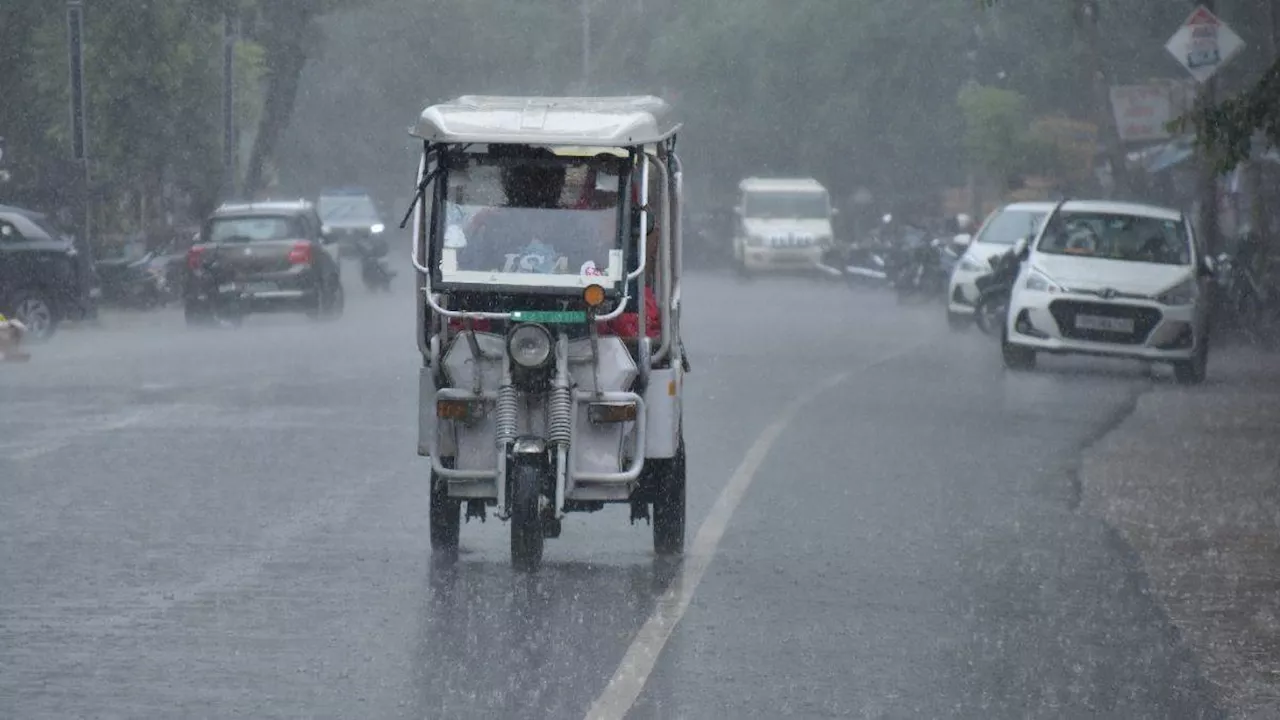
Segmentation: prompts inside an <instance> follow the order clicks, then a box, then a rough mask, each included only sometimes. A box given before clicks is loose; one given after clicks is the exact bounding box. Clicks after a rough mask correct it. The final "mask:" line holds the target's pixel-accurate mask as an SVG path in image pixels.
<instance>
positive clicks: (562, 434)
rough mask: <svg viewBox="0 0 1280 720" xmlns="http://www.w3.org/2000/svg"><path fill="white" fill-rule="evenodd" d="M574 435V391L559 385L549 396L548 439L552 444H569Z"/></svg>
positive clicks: (552, 389)
mask: <svg viewBox="0 0 1280 720" xmlns="http://www.w3.org/2000/svg"><path fill="white" fill-rule="evenodd" d="M572 435H573V391H572V390H570V389H569V388H567V387H564V386H560V385H558V386H556V387H553V388H551V395H550V397H548V398H547V440H549V441H550V442H551V444H552V445H568V444H569V438H570V437H571V436H572Z"/></svg>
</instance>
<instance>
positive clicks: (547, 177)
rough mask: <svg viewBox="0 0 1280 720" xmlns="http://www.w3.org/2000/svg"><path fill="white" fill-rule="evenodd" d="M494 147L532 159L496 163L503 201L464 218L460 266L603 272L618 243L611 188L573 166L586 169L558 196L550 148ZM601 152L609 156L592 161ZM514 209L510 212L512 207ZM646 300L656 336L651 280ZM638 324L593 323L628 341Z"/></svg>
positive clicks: (560, 186) (631, 316)
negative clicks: (497, 164) (503, 196)
mask: <svg viewBox="0 0 1280 720" xmlns="http://www.w3.org/2000/svg"><path fill="white" fill-rule="evenodd" d="M494 150H495V151H497V152H496V153H495V154H496V155H497V156H498V157H503V158H519V159H521V160H533V161H534V162H532V163H523V162H521V163H511V164H504V165H503V166H502V167H501V185H502V191H503V194H504V195H505V198H506V202H505V204H504V205H503V206H498V207H488V208H485V209H483V210H481V211H480V212H478V213H476V215H475V216H474V217H473V218H472V220H471V222H470V223H468V228H467V230H466V238H467V241H466V249H465V250H464V252H463V253H460V254H459V265H461V266H470V267H471V268H473V269H485V270H490V271H505V272H535V273H564V272H576V273H579V274H583V275H604V274H605V270H606V269H607V268H608V265H609V260H610V251H611V250H613V249H614V248H615V247H616V234H617V229H616V222H617V220H616V218H617V216H616V208H617V203H618V194H617V191H616V186H615V187H614V188H613V189H609V188H605V187H601V186H600V183H599V182H598V180H600V178H599V177H598V176H599V174H600V173H599V170H598V168H597V167H595V166H591V167H585V168H575V169H580V170H585V172H579V173H577V180H579V182H578V183H575V185H576V187H573V188H571V193H570V196H571V199H567V200H566V199H563V198H562V196H564V195H565V187H566V183H567V176H568V171H567V168H566V166H565V165H563V164H559V163H557V158H556V155H555V154H554V153H552V152H551V151H549V150H545V149H542V148H528V147H523V146H495V148H494ZM602 157H603V158H604V159H608V157H609V156H607V155H605V156H597V158H596V159H597V160H600V159H601V158H602ZM635 195H636V193H634V192H633V197H634V196H635ZM512 209H515V210H516V211H515V212H510V211H511V210H512ZM528 210H536V212H527V211H528ZM468 255H470V256H471V257H467V256H468ZM632 289H633V291H634V289H635V285H634V284H633V285H632ZM644 301H645V312H646V315H647V316H648V322H647V323H646V325H647V328H646V329H647V331H648V333H647V334H648V336H649V337H657V336H659V335H660V334H661V326H660V317H659V314H658V303H657V299H656V297H655V295H654V293H653V289H652V287H651V285H650V284H646V285H645V289H644ZM632 302H633V303H634V299H633V301H632ZM639 325H640V320H639V314H638V313H636V312H624V313H622V314H621V315H619V316H618V317H616V318H614V319H612V320H609V321H606V322H602V323H600V324H599V325H598V326H597V327H598V330H599V331H600V332H602V333H605V334H616V335H618V336H620V337H624V338H634V337H636V336H638V334H639ZM462 327H463V324H462V323H461V322H460V321H458V320H450V321H449V329H450V330H451V331H457V330H461V329H462ZM473 327H474V329H475V330H477V331H480V332H486V331H490V329H491V327H492V324H491V323H489V322H488V321H487V320H476V321H475V322H474V324H473Z"/></svg>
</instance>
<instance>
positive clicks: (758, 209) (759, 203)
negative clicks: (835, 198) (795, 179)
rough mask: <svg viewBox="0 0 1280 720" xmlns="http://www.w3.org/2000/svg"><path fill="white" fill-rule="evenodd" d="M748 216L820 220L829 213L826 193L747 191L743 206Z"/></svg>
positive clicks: (766, 218) (829, 208)
mask: <svg viewBox="0 0 1280 720" xmlns="http://www.w3.org/2000/svg"><path fill="white" fill-rule="evenodd" d="M743 210H744V214H745V215H746V216H747V217H749V218H760V219H765V220H768V219H780V220H790V219H796V218H803V219H812V220H821V219H825V218H827V217H828V216H830V214H831V207H830V205H829V204H828V203H827V196H826V193H817V192H769V193H764V192H752V193H747V197H746V202H745V204H744V207H743Z"/></svg>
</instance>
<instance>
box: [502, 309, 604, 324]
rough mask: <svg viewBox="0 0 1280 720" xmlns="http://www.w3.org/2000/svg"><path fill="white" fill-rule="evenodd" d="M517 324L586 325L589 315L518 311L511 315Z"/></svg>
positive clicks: (566, 311)
mask: <svg viewBox="0 0 1280 720" xmlns="http://www.w3.org/2000/svg"><path fill="white" fill-rule="evenodd" d="M511 319H512V320H515V321H516V322H536V323H561V324H571V323H585V322H586V321H587V313H586V312H584V311H582V310H517V311H515V312H513V313H511Z"/></svg>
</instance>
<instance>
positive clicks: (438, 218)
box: [410, 143, 668, 327]
mask: <svg viewBox="0 0 1280 720" xmlns="http://www.w3.org/2000/svg"><path fill="white" fill-rule="evenodd" d="M424 145H425V148H424V150H423V157H422V161H421V162H420V163H419V170H418V174H419V175H422V174H423V173H424V172H425V171H426V161H427V154H428V152H429V151H430V144H429V143H425V144H424ZM445 152H446V151H445V150H444V149H443V148H438V149H437V151H436V157H437V168H439V166H440V163H442V162H444V154H445ZM633 154H634V153H633ZM640 155H641V156H642V157H645V158H646V159H647V158H649V157H651V156H650V155H649V153H648V152H643V153H641V154H640ZM653 157H656V156H653ZM655 164H658V163H656V162H655ZM648 166H649V163H648V162H647V161H646V162H645V163H644V164H643V165H642V170H641V175H642V187H641V211H640V212H641V215H640V223H641V225H640V227H641V229H644V228H645V227H646V226H647V224H648V210H647V209H646V208H647V205H648V195H649V182H648V178H649V176H648V172H649V167H648ZM447 176H448V169H447V168H446V169H445V170H444V171H443V172H441V173H439V174H437V175H435V176H434V177H435V185H434V187H433V188H432V189H433V192H434V193H435V195H436V197H435V200H436V201H435V202H433V203H431V226H430V230H429V231H428V230H427V228H426V227H424V226H422V225H420V226H419V230H418V232H417V233H415V235H416V237H415V239H414V243H413V250H412V252H411V253H410V260H411V262H412V263H413V267H414V270H415V271H416V272H417V274H418V275H419V276H420V277H421V278H422V282H421V287H420V290H421V292H422V294H423V296H424V297H425V298H426V301H427V304H428V305H429V306H430V307H431V309H432V311H433V312H435V313H436V314H438V315H441V316H443V317H445V318H465V317H471V318H474V319H486V320H511V319H512V318H513V316H514V312H515V311H511V312H484V311H476V310H446V309H445V308H444V307H442V306H441V305H440V304H439V303H438V302H436V299H435V292H434V290H433V288H432V284H433V283H432V279H431V274H432V271H431V267H433V266H435V264H436V258H435V249H434V248H435V243H434V242H431V240H432V239H434V238H435V237H436V236H437V235H438V234H439V233H440V227H439V226H440V224H441V223H442V222H443V216H442V215H441V214H440V212H439V205H440V202H441V201H442V200H447V197H442V189H443V188H444V183H442V182H439V179H440V177H447ZM664 177H665V173H664ZM425 184H426V183H423V185H420V186H419V187H420V188H421V189H420V190H419V195H420V196H425V195H426V187H425ZM666 199H667V194H666V193H664V194H663V205H664V207H665V206H666ZM629 201H630V198H629V195H628V198H627V201H626V202H629ZM417 204H418V207H419V208H420V207H421V205H422V203H421V202H420V201H419V202H418V203H417ZM415 212H419V210H415ZM667 231H668V228H667V226H666V224H664V225H663V237H664V238H665V237H667ZM630 236H631V233H630V232H626V233H624V235H623V238H624V239H623V243H624V245H623V257H626V243H627V242H632V243H633V244H635V245H636V246H637V247H638V248H640V249H641V252H638V253H637V256H638V257H639V263H638V266H637V267H636V269H635V270H634V271H633V272H630V273H627V274H625V275H624V276H623V284H622V298H621V300H620V301H619V302H618V306H617V307H615V308H614V309H613V310H611V311H610V312H608V313H605V314H603V315H600V316H598V317H597V318H596V320H597V322H606V321H609V320H613V319H615V318H617V317H618V316H620V315H622V313H624V312H625V311H626V308H627V305H628V304H629V303H630V300H631V295H630V290H631V288H630V284H631V282H632V281H634V280H637V279H639V281H640V286H639V290H640V319H641V321H642V322H643V321H644V302H643V298H644V274H645V270H646V269H647V262H648V257H647V255H648V253H647V252H645V250H647V242H646V240H645V238H647V235H645V236H642V237H641V238H639V239H632V238H631V237H630ZM424 249H425V252H424ZM419 257H425V264H424V263H423V262H421V261H419ZM641 327H644V326H643V325H642V326H641Z"/></svg>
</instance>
